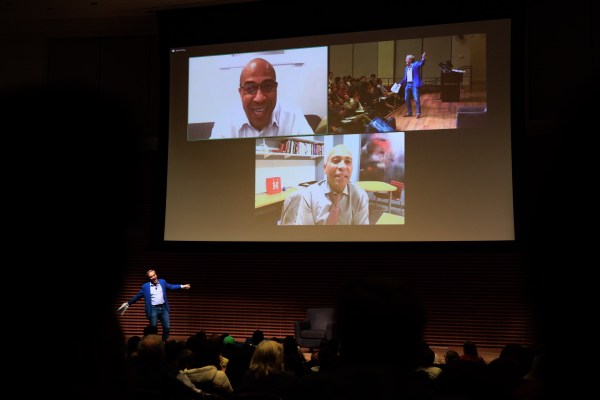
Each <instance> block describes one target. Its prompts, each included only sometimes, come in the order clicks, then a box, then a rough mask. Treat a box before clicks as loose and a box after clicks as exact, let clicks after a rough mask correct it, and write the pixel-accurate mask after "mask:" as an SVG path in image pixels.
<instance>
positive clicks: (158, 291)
mask: <svg viewBox="0 0 600 400" xmlns="http://www.w3.org/2000/svg"><path fill="white" fill-rule="evenodd" d="M150 299H151V302H152V305H153V306H158V305H161V304H163V303H164V302H165V299H164V297H163V290H162V287H161V286H160V282H156V285H153V284H152V283H150Z"/></svg>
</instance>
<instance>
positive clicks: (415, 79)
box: [400, 52, 426, 118]
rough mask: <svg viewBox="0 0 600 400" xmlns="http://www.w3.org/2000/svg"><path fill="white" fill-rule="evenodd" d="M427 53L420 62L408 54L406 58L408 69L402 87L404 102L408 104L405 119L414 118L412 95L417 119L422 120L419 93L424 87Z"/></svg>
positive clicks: (405, 70) (401, 83)
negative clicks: (424, 66) (423, 71)
mask: <svg viewBox="0 0 600 400" xmlns="http://www.w3.org/2000/svg"><path fill="white" fill-rule="evenodd" d="M425 60H426V57H425V52H423V54H422V55H421V60H420V61H415V56H413V55H412V54H408V55H407V56H406V59H405V61H406V68H405V69H404V78H402V82H400V85H405V87H404V102H405V103H406V114H404V116H405V117H412V115H413V113H412V107H411V104H410V95H411V94H412V97H413V99H415V108H416V111H417V118H421V98H420V93H419V91H420V90H421V87H422V86H423V78H422V69H423V65H425Z"/></svg>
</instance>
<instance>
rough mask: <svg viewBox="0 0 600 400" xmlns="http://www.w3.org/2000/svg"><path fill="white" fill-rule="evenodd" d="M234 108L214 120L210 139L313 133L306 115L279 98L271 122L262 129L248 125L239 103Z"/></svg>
mask: <svg viewBox="0 0 600 400" xmlns="http://www.w3.org/2000/svg"><path fill="white" fill-rule="evenodd" d="M235 110H236V111H234V112H233V113H226V114H224V115H222V116H221V117H220V118H219V119H217V120H216V121H215V126H214V127H213V130H212V134H211V139H231V138H252V137H264V136H295V135H313V134H314V132H313V130H312V128H311V127H310V125H309V124H308V121H307V120H306V117H305V116H304V114H303V113H302V111H301V110H300V109H299V108H298V107H292V106H289V105H282V104H281V103H280V102H279V100H278V101H277V104H276V105H275V109H273V115H272V116H271V122H270V123H269V124H268V125H267V126H266V128H264V129H263V130H262V131H259V130H258V129H256V128H254V127H253V126H252V125H250V122H248V117H247V116H246V113H245V112H244V109H243V108H242V107H240V105H239V104H238V105H237V106H236V107H235Z"/></svg>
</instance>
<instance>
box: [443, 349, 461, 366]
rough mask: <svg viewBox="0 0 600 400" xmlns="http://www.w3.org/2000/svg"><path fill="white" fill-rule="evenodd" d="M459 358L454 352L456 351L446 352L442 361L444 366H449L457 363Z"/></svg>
mask: <svg viewBox="0 0 600 400" xmlns="http://www.w3.org/2000/svg"><path fill="white" fill-rule="evenodd" d="M459 358H460V355H459V354H458V352H456V350H448V351H447V352H446V354H445V355H444V361H445V362H446V364H449V365H450V364H455V363H457V362H458V360H459Z"/></svg>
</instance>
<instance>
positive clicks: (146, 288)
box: [127, 278, 181, 319]
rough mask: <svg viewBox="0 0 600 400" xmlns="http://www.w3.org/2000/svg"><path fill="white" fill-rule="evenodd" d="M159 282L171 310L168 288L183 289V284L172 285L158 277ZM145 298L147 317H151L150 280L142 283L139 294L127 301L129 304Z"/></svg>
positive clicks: (169, 310)
mask: <svg viewBox="0 0 600 400" xmlns="http://www.w3.org/2000/svg"><path fill="white" fill-rule="evenodd" d="M158 283H160V287H161V288H162V291H163V299H165V307H167V311H168V312H171V309H170V308H169V302H168V301H167V289H169V290H173V289H181V285H172V284H170V283H167V281H165V280H164V279H160V278H159V279H158ZM142 297H143V298H144V301H145V303H146V307H145V308H146V318H148V319H150V316H151V315H152V297H151V296H150V282H146V283H144V284H143V285H142V287H141V288H140V291H139V292H137V294H136V295H135V296H133V297H132V298H131V300H129V301H128V302H127V303H128V304H129V305H131V304H133V303H135V302H136V301H138V300H139V299H141V298H142Z"/></svg>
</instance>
